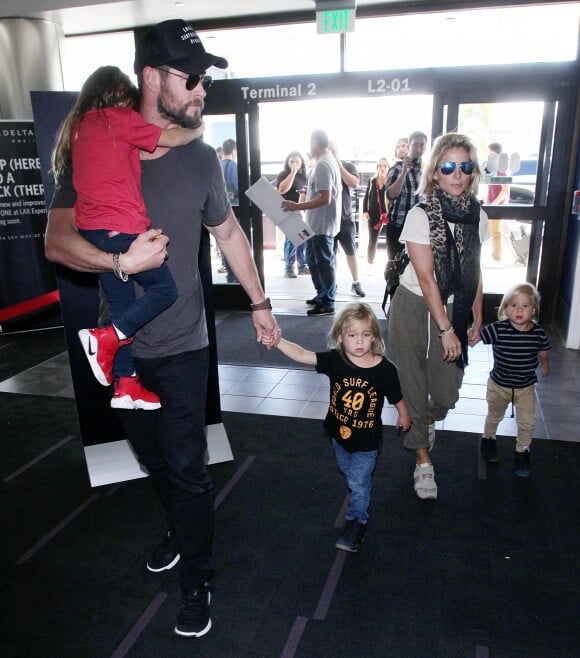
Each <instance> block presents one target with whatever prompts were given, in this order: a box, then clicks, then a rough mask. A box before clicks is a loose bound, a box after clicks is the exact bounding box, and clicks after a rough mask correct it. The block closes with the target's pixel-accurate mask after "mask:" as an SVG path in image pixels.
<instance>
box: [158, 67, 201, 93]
mask: <svg viewBox="0 0 580 658" xmlns="http://www.w3.org/2000/svg"><path fill="white" fill-rule="evenodd" d="M159 70H160V71H165V73H169V74H170V75H174V76H175V77H176V78H181V79H182V80H185V88H186V89H187V91H191V90H192V89H195V88H196V87H197V85H198V84H199V83H200V81H201V84H202V86H203V88H204V89H205V91H207V90H208V89H209V88H210V87H211V85H212V83H213V78H212V77H211V75H205V74H204V73H191V74H190V75H179V73H174V72H173V71H169V70H168V69H162V68H160V69H159Z"/></svg>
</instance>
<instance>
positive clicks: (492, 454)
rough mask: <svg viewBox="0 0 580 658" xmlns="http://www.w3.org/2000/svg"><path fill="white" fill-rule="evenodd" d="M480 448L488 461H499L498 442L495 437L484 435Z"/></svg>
mask: <svg viewBox="0 0 580 658" xmlns="http://www.w3.org/2000/svg"><path fill="white" fill-rule="evenodd" d="M479 449H480V451H481V456H482V457H483V458H484V459H485V461H486V462H489V463H490V464H495V463H497V462H498V461H499V460H498V457H497V443H496V441H495V439H488V438H487V437H485V436H482V437H481V444H480V446H479Z"/></svg>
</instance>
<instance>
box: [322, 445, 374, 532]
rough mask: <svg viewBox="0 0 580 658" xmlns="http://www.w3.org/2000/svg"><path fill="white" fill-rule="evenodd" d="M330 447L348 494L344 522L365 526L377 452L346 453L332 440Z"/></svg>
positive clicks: (367, 518)
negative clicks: (357, 522)
mask: <svg viewBox="0 0 580 658" xmlns="http://www.w3.org/2000/svg"><path fill="white" fill-rule="evenodd" d="M332 446H333V448H334V455H335V457H336V464H337V466H338V469H339V470H340V472H341V473H342V474H343V475H344V479H345V480H346V484H347V486H348V489H349V492H350V497H349V501H348V511H347V513H346V520H347V521H354V519H358V520H359V521H360V522H361V523H365V524H366V522H367V521H368V520H369V505H370V502H371V489H372V476H373V471H374V470H375V465H376V463H377V456H378V454H379V451H378V450H370V451H369V452H348V451H347V450H345V449H344V448H343V447H342V446H340V445H339V444H338V443H337V442H336V441H335V440H334V439H332Z"/></svg>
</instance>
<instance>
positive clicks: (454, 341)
mask: <svg viewBox="0 0 580 658" xmlns="http://www.w3.org/2000/svg"><path fill="white" fill-rule="evenodd" d="M479 179H480V168H479V162H478V159H477V152H476V149H475V147H474V146H473V144H472V142H471V140H470V139H469V137H466V136H465V135H459V134H456V133H449V134H446V135H442V136H441V137H439V138H438V139H437V140H436V141H435V143H434V144H433V151H432V154H431V159H430V160H429V162H428V164H427V166H426V167H425V170H424V172H423V176H422V178H421V184H420V186H419V190H418V193H419V194H420V195H423V198H424V202H422V203H420V204H418V205H416V206H415V207H414V208H412V209H411V210H410V211H409V213H408V214H407V218H406V221H405V225H404V228H403V231H402V233H401V238H400V240H401V242H402V243H404V245H405V249H406V250H407V252H408V255H409V258H410V262H409V264H408V265H407V267H406V269H405V271H404V272H403V274H402V275H401V277H400V285H399V287H398V288H397V290H396V292H395V294H394V297H393V300H392V302H391V306H390V309H389V341H390V348H391V352H392V359H393V361H394V362H395V363H396V364H397V366H398V367H399V374H400V378H401V386H402V390H403V395H404V396H405V400H406V401H407V404H408V405H409V410H410V413H411V418H412V420H413V424H412V426H411V429H410V430H409V432H407V434H406V436H405V447H406V448H407V449H409V450H413V451H414V453H415V471H414V474H413V479H414V486H415V491H416V493H417V496H418V497H419V498H422V499H435V498H437V484H436V483H435V473H434V469H433V464H432V463H431V459H430V457H429V450H430V449H431V448H432V447H433V444H434V442H435V421H440V420H443V419H444V418H445V416H446V415H447V412H448V411H449V409H452V408H453V407H454V406H455V403H456V402H457V400H458V398H459V388H460V386H461V382H462V379H463V370H464V368H465V366H466V365H467V347H468V344H471V345H475V343H477V342H478V341H479V340H480V328H481V322H482V306H483V294H482V284H481V268H480V255H481V242H482V241H483V240H484V239H486V238H487V231H488V229H487V215H486V214H485V212H483V210H482V209H481V206H480V204H479V202H478V200H477V197H476V192H477V186H478V183H479ZM470 313H472V314H473V324H472V325H471V327H470V328H469V321H470Z"/></svg>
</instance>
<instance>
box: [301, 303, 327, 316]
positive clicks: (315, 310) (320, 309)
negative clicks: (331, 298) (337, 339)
mask: <svg viewBox="0 0 580 658" xmlns="http://www.w3.org/2000/svg"><path fill="white" fill-rule="evenodd" d="M333 313H334V309H333V308H327V307H326V306H322V304H316V306H313V307H312V308H310V309H308V310H307V311H306V315H333Z"/></svg>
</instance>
